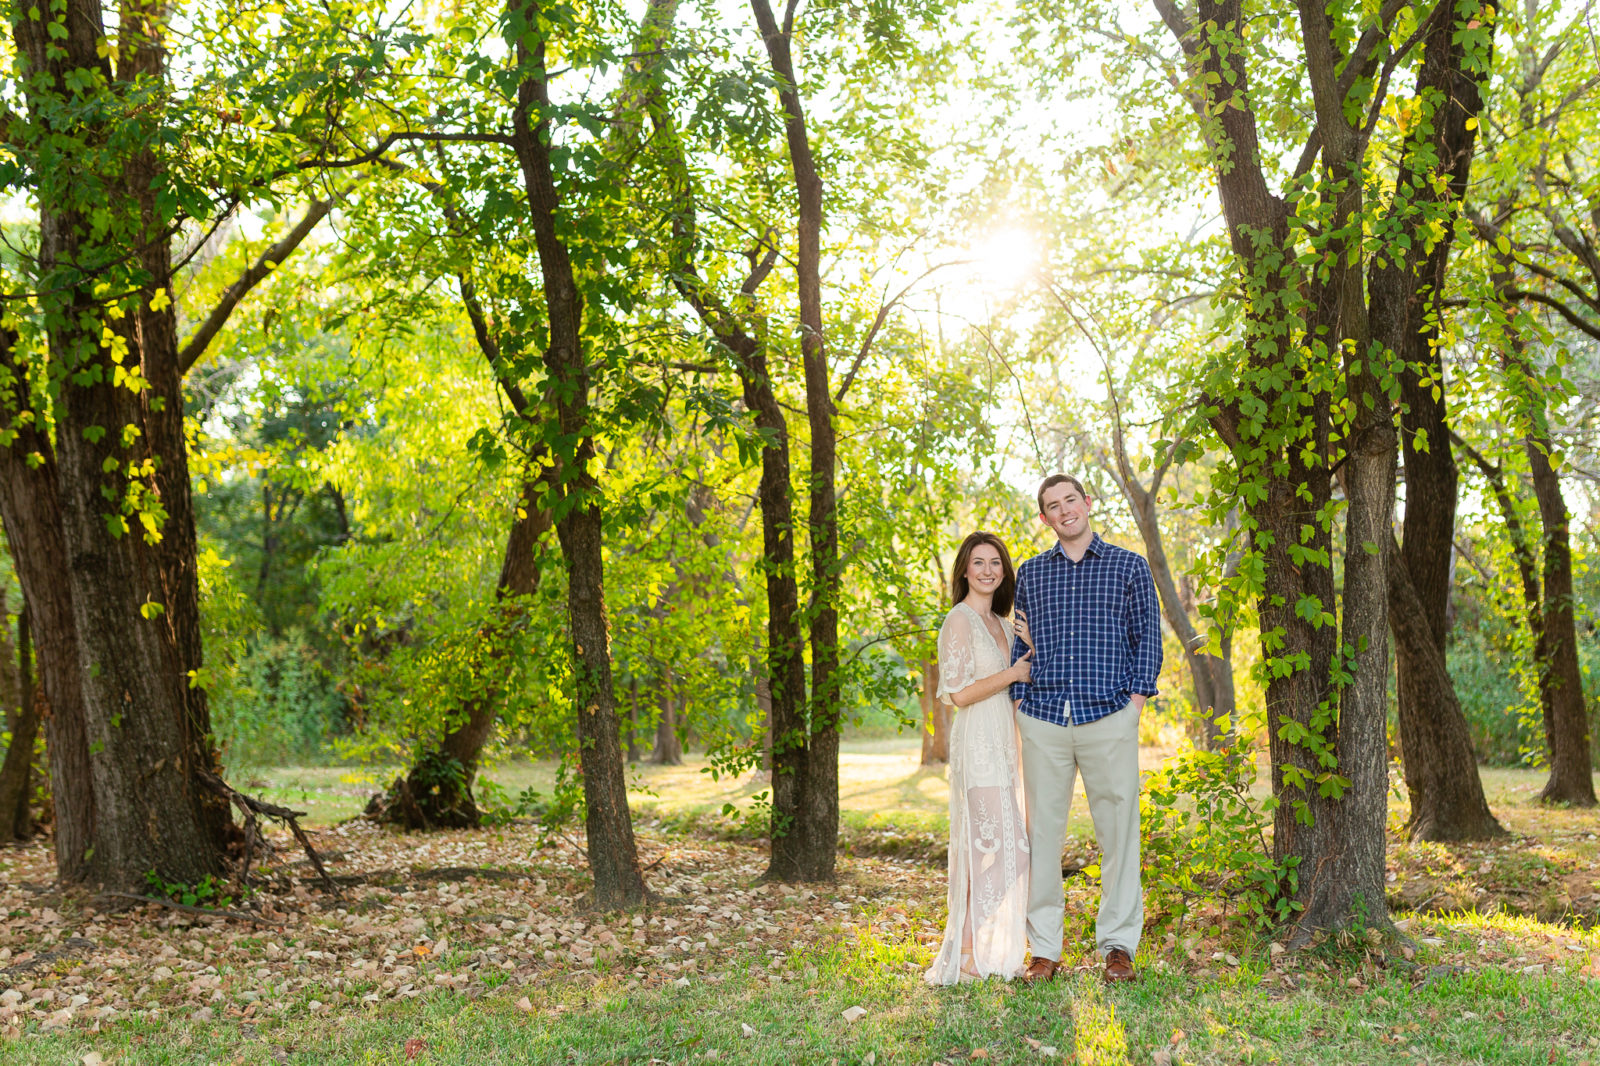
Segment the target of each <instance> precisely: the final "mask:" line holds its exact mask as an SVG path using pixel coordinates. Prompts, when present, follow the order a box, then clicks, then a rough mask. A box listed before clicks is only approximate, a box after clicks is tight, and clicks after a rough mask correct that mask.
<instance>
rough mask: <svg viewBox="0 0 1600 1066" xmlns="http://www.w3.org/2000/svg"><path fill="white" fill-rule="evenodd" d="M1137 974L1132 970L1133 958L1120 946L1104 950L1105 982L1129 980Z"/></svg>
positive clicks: (1112, 982)
mask: <svg viewBox="0 0 1600 1066" xmlns="http://www.w3.org/2000/svg"><path fill="white" fill-rule="evenodd" d="M1137 976H1138V975H1137V974H1136V973H1134V970H1133V959H1132V958H1130V957H1129V955H1128V953H1127V952H1126V951H1123V950H1122V949H1121V948H1112V949H1111V950H1110V951H1108V952H1106V984H1108V985H1109V984H1115V983H1116V982H1118V981H1131V980H1133V979H1134V978H1135V977H1137Z"/></svg>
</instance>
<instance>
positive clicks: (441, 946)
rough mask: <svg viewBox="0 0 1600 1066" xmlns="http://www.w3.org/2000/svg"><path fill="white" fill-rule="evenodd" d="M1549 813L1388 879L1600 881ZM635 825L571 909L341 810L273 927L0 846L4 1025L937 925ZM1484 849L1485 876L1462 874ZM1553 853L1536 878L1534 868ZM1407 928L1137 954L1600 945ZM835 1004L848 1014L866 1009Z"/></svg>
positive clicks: (344, 999) (249, 1007)
mask: <svg viewBox="0 0 1600 1066" xmlns="http://www.w3.org/2000/svg"><path fill="white" fill-rule="evenodd" d="M1547 824H1548V826H1549V831H1548V832H1544V833H1543V834H1542V835H1543V836H1545V837H1546V838H1548V839H1547V841H1546V842H1541V840H1539V839H1536V838H1534V837H1532V836H1529V835H1526V834H1524V835H1520V836H1517V837H1514V838H1512V840H1510V841H1507V842H1505V843H1504V844H1497V845H1489V846H1483V845H1450V846H1446V845H1416V844H1391V848H1390V865H1391V868H1392V869H1393V870H1394V871H1395V879H1394V881H1393V882H1391V888H1392V890H1393V891H1397V892H1398V891H1406V890H1407V886H1408V885H1409V884H1414V883H1417V882H1420V881H1421V879H1422V878H1423V876H1424V875H1425V874H1426V873H1427V871H1428V870H1432V871H1434V874H1433V875H1432V876H1445V877H1456V878H1459V877H1465V876H1469V873H1468V872H1469V871H1473V872H1471V873H1470V876H1472V877H1480V876H1481V877H1483V878H1485V879H1486V882H1485V883H1487V884H1499V885H1501V886H1502V888H1503V889H1504V890H1505V891H1510V888H1511V887H1514V886H1515V884H1516V883H1517V882H1515V880H1514V878H1513V877H1512V872H1514V871H1518V870H1520V871H1523V872H1525V873H1527V874H1529V875H1530V876H1532V877H1533V883H1534V884H1538V885H1540V886H1541V888H1544V887H1548V886H1551V885H1554V886H1556V888H1557V889H1559V890H1560V891H1562V892H1564V893H1567V894H1568V895H1569V896H1570V895H1571V893H1572V891H1573V890H1575V889H1577V888H1579V887H1585V886H1586V887H1587V888H1588V889H1589V890H1590V891H1591V892H1593V891H1594V890H1595V889H1597V888H1600V882H1597V880H1596V878H1597V877H1600V874H1597V872H1596V870H1597V864H1596V861H1595V858H1596V851H1597V850H1600V849H1597V848H1596V846H1595V844H1594V843H1593V842H1592V841H1591V840H1590V839H1589V838H1590V837H1591V836H1592V834H1590V833H1588V832H1587V828H1588V827H1587V825H1586V824H1579V823H1578V822H1577V821H1576V820H1572V824H1571V825H1567V824H1564V823H1556V822H1550V823H1547ZM637 835H638V840H639V847H640V852H641V860H642V862H643V863H644V864H646V865H648V866H650V867H651V869H650V874H649V884H650V887H651V890H652V892H654V893H656V897H655V898H654V899H653V900H652V902H651V903H650V904H649V905H647V906H645V907H643V908H641V909H639V910H636V911H632V912H626V913H609V914H597V913H595V912H593V911H590V910H588V909H587V908H586V906H585V904H584V900H583V894H584V892H585V890H586V888H587V880H586V878H587V873H586V870H585V867H584V863H583V860H582V857H581V855H580V854H579V852H578V851H577V849H576V848H575V847H573V846H571V845H570V844H561V845H558V846H555V847H552V848H545V849H539V848H537V847H536V846H535V836H534V832H533V830H532V829H531V828H524V827H516V828H493V829H483V830H476V831H458V832H441V833H436V834H429V835H418V834H412V835H404V834H397V833H394V832H391V831H389V830H385V829H380V828H378V827H375V826H371V825H368V824H366V823H363V822H353V823H349V824H345V825H341V826H337V827H333V828H325V829H322V830H319V831H317V832H316V833H315V842H316V844H317V846H318V848H319V849H320V850H321V851H323V852H324V854H326V855H328V856H329V858H330V863H329V865H330V870H331V872H332V873H333V874H334V875H335V876H336V877H338V878H341V879H342V880H343V881H344V882H345V883H346V884H347V887H345V888H344V889H343V891H342V894H341V895H340V896H339V897H338V898H335V897H333V896H331V895H329V894H327V893H326V892H324V891H323V889H322V888H321V887H320V886H319V885H318V884H317V883H316V882H315V879H314V878H312V877H311V871H310V870H309V869H308V868H307V867H306V865H305V863H304V862H303V860H301V857H300V853H299V851H298V850H297V849H296V848H295V847H294V845H293V844H292V842H291V841H289V840H288V838H287V836H286V835H285V836H274V837H273V838H272V843H273V844H274V846H275V848H276V849H277V850H276V856H275V860H276V861H275V863H269V864H267V867H266V869H265V870H264V871H263V876H265V877H266V878H267V879H268V880H269V881H270V882H271V883H272V884H274V885H275V886H277V887H275V888H272V889H270V890H261V891H257V892H255V893H253V894H251V895H250V896H248V897H247V898H244V899H242V900H236V901H235V902H234V903H233V904H232V905H231V908H230V909H234V910H239V909H241V908H251V909H252V912H253V913H254V914H255V916H256V917H257V918H258V919H259V920H260V921H262V922H265V923H267V924H251V923H245V922H240V921H234V920H228V919H225V918H222V917H217V916H211V915H196V914H189V913H181V912H177V911H173V910H170V909H166V908H162V907H159V906H155V905H137V906H135V907H134V908H133V909H131V910H115V909H111V908H109V907H107V906H103V905H101V904H103V903H106V902H109V901H100V903H97V902H96V901H95V900H94V899H92V898H87V897H75V896H70V895H63V894H61V893H58V892H55V891H54V890H53V889H52V888H51V883H52V882H53V880H54V868H53V858H52V856H51V854H50V852H49V849H48V847H47V846H46V845H44V844H33V845H30V846H27V847H23V848H14V849H8V850H6V851H5V852H0V1040H4V1039H5V1038H7V1037H15V1036H17V1035H19V1034H20V1033H22V1032H41V1033H45V1032H50V1031H54V1030H61V1029H67V1028H87V1029H91V1030H98V1029H99V1028H101V1027H102V1026H105V1025H109V1024H114V1023H116V1022H117V1021H118V1020H120V1019H124V1018H131V1017H140V1018H143V1019H146V1020H153V1021H165V1020H169V1019H193V1020H198V1021H215V1022H226V1021H249V1020H252V1019H259V1018H263V1017H266V1016H280V1017H281V1016H291V1017H294V1016H311V1015H318V1014H326V1013H338V1012H348V1011H352V1010H359V1009H366V1008H370V1007H372V1006H374V1005H376V1004H380V1003H383V1002H386V1001H393V1000H397V999H408V998H414V997H418V996H426V995H431V994H434V993H436V992H445V991H449V992H455V993H459V994H462V995H465V996H468V997H477V996H481V995H483V994H485V993H486V992H488V991H490V990H492V989H494V988H497V987H501V986H510V988H511V990H512V994H513V995H514V996H519V997H520V998H516V999H515V1000H514V1002H515V1005H516V1007H517V1008H518V1009H519V1010H521V1011H522V1012H524V1013H528V1014H532V1013H536V1012H537V1010H538V1008H536V1007H535V1006H534V1001H533V1000H531V999H530V998H529V997H528V996H527V995H522V994H521V993H520V992H518V991H516V990H517V989H520V988H524V987H528V986H531V985H533V984H534V983H535V982H540V981H547V980H568V981H579V982H582V981H593V980H596V979H597V976H596V975H597V974H598V973H600V972H601V971H604V972H606V973H608V974H610V975H613V976H620V977H622V978H623V979H624V980H625V981H628V982H633V983H637V984H638V985H641V986H646V987H650V986H654V987H659V986H677V987H681V988H688V987H690V986H692V985H695V984H697V983H699V982H708V983H712V984H715V983H717V982H719V981H721V980H723V979H724V978H725V977H726V976H727V975H728V974H730V973H732V972H735V971H737V972H740V973H743V974H748V975H750V976H751V977H753V978H755V979H757V980H759V981H762V982H765V983H767V984H769V985H774V986H777V985H781V984H784V983H785V982H797V981H803V980H805V979H806V975H805V973H804V972H803V968H802V971H797V970H796V969H795V968H793V967H791V966H790V960H791V959H792V958H793V957H795V956H796V955H797V954H799V953H803V952H805V951H808V950H810V949H813V948H821V947H826V946H828V945H831V944H833V943H837V942H839V941H841V940H844V941H846V942H850V941H853V939H854V938H856V937H875V938H878V939H880V940H884V939H889V940H901V941H911V942H914V943H916V944H918V945H920V946H921V947H922V948H923V949H925V950H928V951H931V950H932V949H934V948H936V947H937V945H938V942H939V939H940V937H941V935H942V929H941V925H940V923H941V922H942V920H943V913H942V912H943V902H944V898H945V885H944V870H943V866H942V864H933V863H929V862H924V861H918V860H908V859H905V858H903V857H884V856H882V855H869V854H861V853H859V852H858V853H857V854H855V855H853V856H850V855H846V856H842V857H841V859H840V866H839V869H840V880H839V882H838V883H837V884H834V885H829V886H802V887H796V886H784V885H770V884H764V883H760V882H759V881H758V878H759V876H760V874H761V873H762V872H763V870H764V869H765V867H766V855H765V852H764V849H763V848H762V847H761V845H760V844H758V843H750V842H746V841H738V840H728V839H720V838H716V837H698V836H693V835H685V834H684V833H683V832H681V831H680V830H672V831H668V830H666V829H663V828H662V827H661V826H660V824H659V823H653V822H649V821H644V822H641V823H640V824H639V825H638V827H637ZM1485 865H1487V867H1488V872H1487V873H1483V874H1478V873H1476V872H1475V871H1479V870H1482V869H1483V868H1484V867H1485ZM1551 870H1555V875H1552V876H1550V878H1549V880H1548V881H1547V882H1539V881H1538V880H1537V876H1538V875H1539V874H1540V873H1541V872H1542V873H1545V874H1548V873H1549V872H1550V871H1551ZM1585 878H1586V879H1587V880H1586V881H1584V882H1583V885H1579V883H1578V882H1579V881H1580V880H1582V879H1585ZM1098 891H1099V886H1098V885H1097V884H1095V883H1094V882H1092V881H1091V880H1089V879H1087V878H1084V877H1073V878H1071V879H1070V880H1069V881H1068V882H1067V895H1068V906H1069V910H1071V911H1072V912H1073V913H1092V911H1093V908H1094V905H1095V902H1096V900H1097V897H1098ZM1479 898H1480V900H1481V899H1483V898H1485V897H1484V896H1483V895H1482V894H1479ZM1495 898H1498V897H1495ZM1482 910H1483V908H1480V913H1481V912H1482ZM1405 933H1406V935H1407V936H1410V937H1412V938H1413V940H1414V942H1415V943H1416V944H1418V945H1419V946H1420V950H1419V951H1411V950H1409V948H1408V947H1407V948H1395V947H1393V946H1392V945H1390V946H1384V945H1369V946H1366V947H1365V948H1364V951H1365V954H1364V955H1363V956H1362V961H1361V962H1360V963H1359V964H1358V965H1357V966H1356V967H1355V971H1354V972H1352V969H1351V968H1348V967H1347V968H1345V969H1343V970H1341V969H1339V968H1338V967H1331V966H1330V965H1329V964H1328V962H1326V961H1324V960H1319V959H1317V958H1314V957H1308V956H1307V955H1306V954H1305V953H1302V952H1295V951H1287V950H1285V949H1284V946H1283V945H1281V944H1277V943H1273V944H1270V945H1266V946H1262V945H1261V944H1260V943H1259V942H1254V941H1252V939H1251V938H1250V937H1249V936H1248V935H1244V934H1241V933H1239V932H1238V930H1237V928H1236V927H1234V926H1231V925H1230V924H1229V923H1228V922H1227V921H1226V920H1224V918H1222V917H1221V916H1219V915H1212V914H1207V913H1198V914H1191V915H1190V916H1189V919H1188V921H1187V923H1186V927H1185V929H1184V930H1183V931H1182V933H1181V934H1168V935H1165V936H1161V937H1159V938H1156V937H1152V939H1151V943H1152V944H1153V945H1155V946H1156V950H1155V951H1154V952H1152V953H1151V954H1152V956H1153V963H1152V965H1153V966H1154V967H1155V968H1157V969H1166V970H1179V971H1184V972H1188V973H1191V974H1194V975H1197V976H1199V977H1201V978H1207V977H1215V978H1224V977H1225V978H1227V979H1229V980H1249V981H1252V982H1261V983H1262V984H1263V985H1264V986H1265V987H1267V988H1269V989H1273V990H1278V991H1281V992H1282V994H1285V995H1288V994H1292V993H1293V992H1294V991H1295V990H1296V989H1299V988H1303V987H1307V986H1311V987H1315V986H1318V985H1338V986H1341V987H1346V988H1349V989H1352V990H1356V991H1359V990H1360V989H1362V988H1364V987H1365V986H1366V984H1367V979H1370V978H1371V977H1372V976H1373V975H1374V974H1375V972H1376V970H1375V968H1376V967H1379V966H1384V967H1399V968H1402V969H1407V972H1409V973H1410V974H1411V977H1412V980H1413V981H1415V982H1417V983H1419V984H1425V983H1427V982H1430V981H1434V980H1439V979H1442V978H1443V977H1446V976H1449V975H1452V974H1460V973H1469V972H1472V971H1475V970H1478V969H1481V968H1484V967H1496V968H1502V969H1505V970H1507V971H1510V972H1520V973H1525V974H1533V973H1551V974H1554V973H1557V972H1567V971H1573V970H1576V971H1577V972H1579V973H1581V974H1582V975H1583V976H1584V977H1586V978H1588V979H1591V980H1600V954H1596V953H1593V952H1591V950H1590V948H1589V947H1588V945H1587V944H1586V943H1585V941H1584V939H1583V938H1582V937H1581V936H1580V935H1579V934H1575V933H1573V932H1572V931H1571V930H1567V929H1563V928H1560V927H1557V926H1542V927H1536V928H1535V927H1530V929H1529V930H1527V931H1519V932H1517V933H1516V934H1515V935H1513V933H1511V932H1508V931H1506V930H1504V929H1496V928H1489V927H1482V926H1478V927H1468V926H1466V925H1463V924H1460V923H1456V924H1454V925H1453V926H1452V925H1451V924H1448V922H1447V921H1446V920H1434V919H1429V918H1416V919H1412V921H1411V925H1409V926H1408V927H1407V928H1406V930H1405ZM1432 934H1440V935H1432ZM1447 937H1449V939H1448V940H1447V939H1446V938H1447ZM1069 950H1070V949H1069ZM1079 950H1081V952H1082V955H1083V958H1082V959H1079V960H1073V959H1070V958H1069V959H1064V960H1063V962H1064V964H1066V965H1068V966H1072V965H1077V964H1079V963H1081V964H1083V965H1084V966H1086V967H1090V968H1094V967H1097V966H1098V959H1096V958H1095V957H1094V953H1093V950H1092V945H1089V944H1083V945H1080V946H1079ZM1413 956H1415V961H1412V958H1413ZM1246 960H1248V961H1249V965H1244V963H1245V962H1246ZM1003 990H1009V986H1006V987H1005V988H1004V989H1003ZM807 991H808V992H810V991H814V990H813V989H808V990H807ZM509 1001H511V1000H509V998H508V1002H509ZM843 1014H844V1018H845V1021H846V1023H847V1024H849V1023H850V1022H852V1021H855V1020H857V1019H859V1018H860V1017H862V1016H864V1015H865V1014H866V1011H865V1010H864V1009H862V1008H860V1007H853V1008H852V1009H851V1010H850V1011H845V1012H843ZM1174 1035H1175V1036H1177V1035H1178V1034H1174ZM1036 1050H1037V1051H1038V1053H1040V1054H1049V1053H1050V1052H1049V1051H1046V1050H1045V1049H1044V1048H1043V1047H1041V1048H1039V1049H1036Z"/></svg>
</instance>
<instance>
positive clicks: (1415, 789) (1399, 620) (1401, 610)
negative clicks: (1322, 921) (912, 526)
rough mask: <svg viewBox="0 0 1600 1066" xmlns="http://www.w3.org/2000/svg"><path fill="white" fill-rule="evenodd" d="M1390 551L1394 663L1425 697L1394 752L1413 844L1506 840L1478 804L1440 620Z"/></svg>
mask: <svg viewBox="0 0 1600 1066" xmlns="http://www.w3.org/2000/svg"><path fill="white" fill-rule="evenodd" d="M1389 551H1390V553H1391V558H1390V560H1389V563H1390V565H1389V629H1390V631H1391V632H1393V633H1394V644H1395V659H1396V664H1395V665H1396V666H1397V667H1398V666H1399V665H1400V657H1401V655H1402V654H1404V655H1406V657H1407V658H1406V661H1407V662H1409V664H1410V665H1409V667H1408V669H1409V671H1410V672H1409V674H1408V675H1407V676H1408V678H1409V681H1410V683H1411V684H1412V685H1413V686H1415V687H1416V688H1418V689H1420V690H1423V691H1425V692H1427V693H1429V696H1428V699H1427V702H1426V703H1425V704H1421V703H1418V704H1413V708H1417V707H1424V706H1425V707H1426V708H1427V713H1426V714H1411V715H1403V716H1402V717H1401V719H1400V752H1401V757H1402V759H1403V765H1404V767H1405V779H1406V791H1407V792H1408V793H1409V794H1410V797H1411V817H1410V819H1409V820H1408V821H1407V823H1406V829H1407V832H1409V833H1410V834H1411V836H1412V837H1413V838H1415V839H1418V840H1440V841H1456V840H1488V839H1492V838H1494V837H1500V836H1504V835H1505V832H1506V831H1505V829H1504V827H1502V826H1501V825H1500V823H1499V821H1497V820H1496V819H1495V816H1494V814H1493V813H1492V812H1491V811H1490V810H1489V802H1488V800H1486V799H1485V798H1484V795H1483V783H1482V781H1481V780H1480V779H1479V777H1478V760H1477V758H1476V756H1475V755H1474V754H1473V751H1472V742H1471V740H1470V733H1469V732H1468V729H1467V718H1466V715H1464V714H1463V713H1462V712H1461V704H1460V702H1459V701H1458V700H1457V699H1456V690H1455V685H1454V683H1453V682H1452V681H1451V679H1450V672H1449V670H1448V669H1446V666H1445V657H1444V648H1443V647H1442V645H1441V643H1440V642H1439V641H1438V640H1436V639H1435V638H1436V635H1437V632H1438V629H1439V628H1440V627H1439V625H1438V622H1437V619H1438V616H1437V615H1434V614H1431V613H1430V612H1429V611H1428V610H1427V609H1426V608H1425V607H1423V605H1422V601H1421V598H1420V597H1419V596H1418V595H1417V592H1416V589H1415V588H1414V587H1413V586H1412V584H1411V581H1410V576H1409V574H1408V572H1407V568H1406V564H1405V561H1404V559H1403V558H1402V557H1401V550H1400V547H1399V545H1397V544H1395V543H1394V538H1393V536H1392V535H1391V537H1390V539H1389ZM1402 648H1403V649H1405V651H1404V653H1402V652H1401V649H1402ZM1422 753H1425V754H1422Z"/></svg>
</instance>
